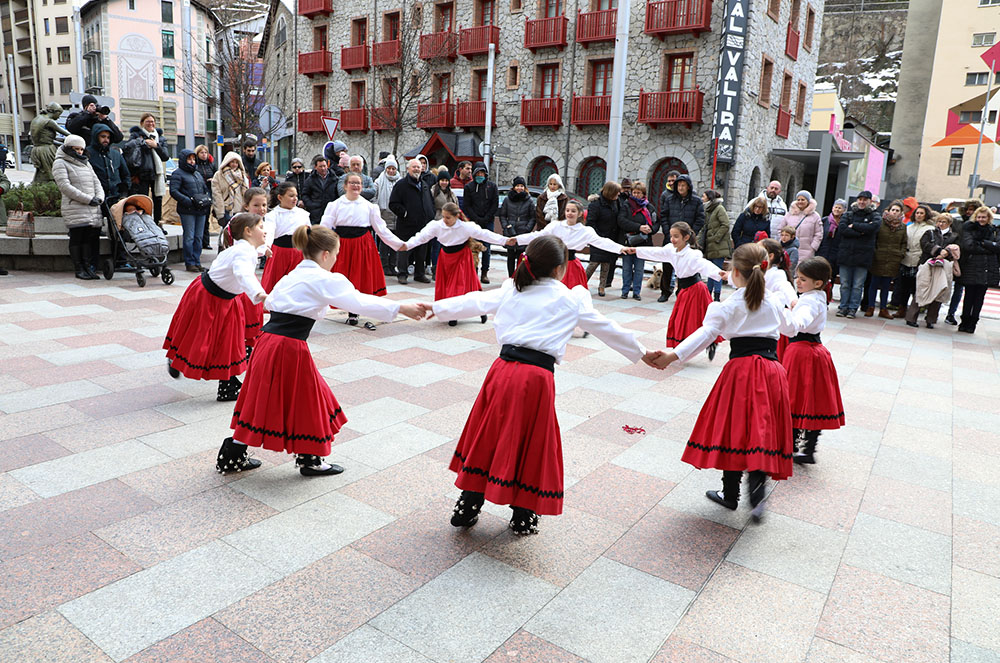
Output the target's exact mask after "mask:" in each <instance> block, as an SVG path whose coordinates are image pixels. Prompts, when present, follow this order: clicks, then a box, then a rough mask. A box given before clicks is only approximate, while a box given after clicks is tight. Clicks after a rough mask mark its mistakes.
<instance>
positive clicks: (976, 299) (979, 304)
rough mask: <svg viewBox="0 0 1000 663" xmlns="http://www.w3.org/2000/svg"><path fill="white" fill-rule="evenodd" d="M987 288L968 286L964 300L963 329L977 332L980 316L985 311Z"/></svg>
mask: <svg viewBox="0 0 1000 663" xmlns="http://www.w3.org/2000/svg"><path fill="white" fill-rule="evenodd" d="M986 290H987V286H985V285H966V286H965V299H963V300H962V326H961V328H962V329H970V330H972V331H975V330H976V323H978V322H979V314H980V313H981V312H982V310H983V300H985V299H986Z"/></svg>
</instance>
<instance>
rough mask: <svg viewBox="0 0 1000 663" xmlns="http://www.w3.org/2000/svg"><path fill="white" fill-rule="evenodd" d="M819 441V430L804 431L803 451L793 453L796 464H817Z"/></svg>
mask: <svg viewBox="0 0 1000 663" xmlns="http://www.w3.org/2000/svg"><path fill="white" fill-rule="evenodd" d="M817 442H819V431H818V430H804V431H802V451H797V452H795V453H794V454H793V455H792V460H793V461H794V462H795V464H796V465H815V464H816V457H815V453H816V443H817Z"/></svg>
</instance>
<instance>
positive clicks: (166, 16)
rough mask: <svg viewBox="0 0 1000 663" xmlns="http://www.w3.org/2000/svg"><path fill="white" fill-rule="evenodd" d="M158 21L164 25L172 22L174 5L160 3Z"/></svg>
mask: <svg viewBox="0 0 1000 663" xmlns="http://www.w3.org/2000/svg"><path fill="white" fill-rule="evenodd" d="M160 20H161V21H163V22H164V23H173V22H174V3H172V2H161V3H160Z"/></svg>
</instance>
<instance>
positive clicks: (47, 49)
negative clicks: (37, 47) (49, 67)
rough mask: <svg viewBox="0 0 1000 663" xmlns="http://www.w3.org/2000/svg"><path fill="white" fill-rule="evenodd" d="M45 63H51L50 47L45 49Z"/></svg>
mask: <svg viewBox="0 0 1000 663" xmlns="http://www.w3.org/2000/svg"><path fill="white" fill-rule="evenodd" d="M45 64H52V49H51V48H46V49H45Z"/></svg>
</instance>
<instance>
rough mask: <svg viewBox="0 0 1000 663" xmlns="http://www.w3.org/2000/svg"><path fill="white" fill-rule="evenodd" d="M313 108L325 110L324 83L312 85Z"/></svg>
mask: <svg viewBox="0 0 1000 663" xmlns="http://www.w3.org/2000/svg"><path fill="white" fill-rule="evenodd" d="M313 110H326V86H325V85H313Z"/></svg>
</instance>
